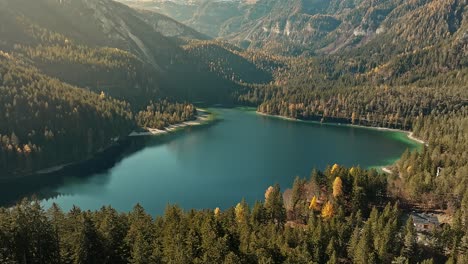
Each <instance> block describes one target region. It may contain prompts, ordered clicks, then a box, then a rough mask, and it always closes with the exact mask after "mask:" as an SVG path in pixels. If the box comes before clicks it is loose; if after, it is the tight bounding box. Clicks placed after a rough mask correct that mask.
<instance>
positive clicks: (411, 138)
mask: <svg viewBox="0 0 468 264" xmlns="http://www.w3.org/2000/svg"><path fill="white" fill-rule="evenodd" d="M255 112H256V113H257V114H258V115H262V116H269V117H275V118H280V119H284V120H289V121H305V122H312V123H317V124H321V123H320V122H318V121H307V120H302V119H298V118H291V117H285V116H280V115H270V114H265V113H262V112H259V111H255ZM323 124H332V125H339V126H349V127H358V128H367V129H374V130H380V131H391V132H399V133H405V134H406V136H407V137H408V139H410V140H412V141H414V142H417V143H419V144H422V145H426V146H427V145H428V144H427V142H426V141H424V140H422V139H419V138H417V137H415V136H414V133H413V132H411V131H405V130H401V129H395V128H387V127H370V126H360V125H353V124H340V123H326V122H325V123H323ZM392 165H394V164H391V165H387V166H381V167H379V168H380V169H381V170H382V171H383V172H385V173H387V174H393V171H392V170H391V169H390V167H391V166H392Z"/></svg>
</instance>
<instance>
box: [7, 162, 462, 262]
mask: <svg viewBox="0 0 468 264" xmlns="http://www.w3.org/2000/svg"><path fill="white" fill-rule="evenodd" d="M385 179H386V176H385V175H382V174H378V173H377V172H376V171H365V170H361V169H359V168H357V167H354V168H350V169H348V168H343V167H340V166H338V165H334V166H333V167H329V168H328V169H327V170H326V171H325V172H324V173H321V172H316V171H315V172H313V173H312V175H311V179H309V180H305V179H299V178H298V179H296V181H295V182H294V185H293V189H292V191H291V193H290V196H289V197H290V198H288V200H284V199H283V195H282V193H281V191H280V187H279V186H278V185H276V186H272V187H269V188H268V189H267V190H266V192H265V201H258V202H257V203H255V205H254V206H252V207H250V206H249V205H248V204H247V203H246V202H245V201H241V202H240V203H239V204H237V206H235V207H232V208H227V209H225V210H220V209H219V208H216V209H215V210H200V211H195V210H190V211H183V210H182V209H180V208H179V207H177V206H172V205H169V206H168V207H167V209H166V212H165V214H164V215H163V216H158V217H156V218H153V217H152V216H150V215H148V214H147V213H146V212H145V211H144V209H143V208H142V207H141V206H139V205H136V206H135V207H134V209H133V211H131V212H129V213H119V212H117V211H116V210H115V209H113V208H111V207H103V208H102V209H101V210H99V211H94V212H91V211H83V210H81V209H79V208H78V207H74V208H73V209H71V210H70V211H69V212H63V211H62V210H61V209H60V208H59V207H57V206H52V207H51V208H50V209H47V210H44V209H43V208H41V206H40V205H39V204H38V203H37V202H30V201H23V202H22V203H20V204H18V205H17V206H15V207H13V208H11V209H0V262H2V263H424V264H429V263H444V262H445V261H447V262H446V263H466V261H467V260H468V259H467V258H468V255H467V251H466V250H467V248H468V247H467V246H468V244H467V242H468V234H467V230H468V228H467V227H466V223H467V218H468V213H467V212H468V199H465V200H464V201H463V207H462V209H461V210H459V211H457V213H456V214H455V218H454V220H453V223H452V224H451V225H450V226H449V225H446V226H444V227H443V228H441V229H436V230H434V232H432V233H430V234H427V236H428V237H430V239H429V241H431V242H430V243H428V244H426V245H422V244H419V243H417V237H418V234H417V232H416V231H415V229H414V226H413V223H412V218H407V217H404V216H403V214H402V212H401V211H400V210H399V208H398V204H394V205H392V204H387V205H385V204H383V200H382V198H383V197H384V192H385V189H386V180H385ZM286 204H288V205H286ZM389 245H391V246H389ZM442 252H443V253H444V254H441V253H442Z"/></svg>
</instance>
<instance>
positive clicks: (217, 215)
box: [214, 207, 221, 218]
mask: <svg viewBox="0 0 468 264" xmlns="http://www.w3.org/2000/svg"><path fill="white" fill-rule="evenodd" d="M220 213H221V210H220V209H219V207H216V209H214V216H215V217H216V218H218V217H219V214H220Z"/></svg>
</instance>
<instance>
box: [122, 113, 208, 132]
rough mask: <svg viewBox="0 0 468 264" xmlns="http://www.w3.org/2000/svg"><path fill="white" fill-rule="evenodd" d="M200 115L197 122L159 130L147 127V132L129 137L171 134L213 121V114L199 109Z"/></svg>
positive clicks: (192, 121) (193, 121)
mask: <svg viewBox="0 0 468 264" xmlns="http://www.w3.org/2000/svg"><path fill="white" fill-rule="evenodd" d="M197 111H198V114H197V116H196V118H195V120H190V121H185V122H182V123H178V124H174V125H170V126H168V127H166V128H164V129H157V128H149V127H145V128H144V129H145V130H146V131H143V132H137V131H133V132H131V133H130V134H129V135H128V136H129V137H141V136H158V135H163V134H168V133H171V132H175V131H177V130H179V129H182V128H185V127H190V126H199V125H203V124H206V123H208V122H209V121H211V120H212V114H211V113H209V112H208V111H205V110H202V109H197Z"/></svg>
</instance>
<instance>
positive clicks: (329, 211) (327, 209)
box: [322, 201, 334, 218]
mask: <svg viewBox="0 0 468 264" xmlns="http://www.w3.org/2000/svg"><path fill="white" fill-rule="evenodd" d="M333 213H334V211H333V204H332V203H330V201H328V202H327V203H326V204H325V206H324V207H323V208H322V217H323V218H330V217H332V216H333Z"/></svg>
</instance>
